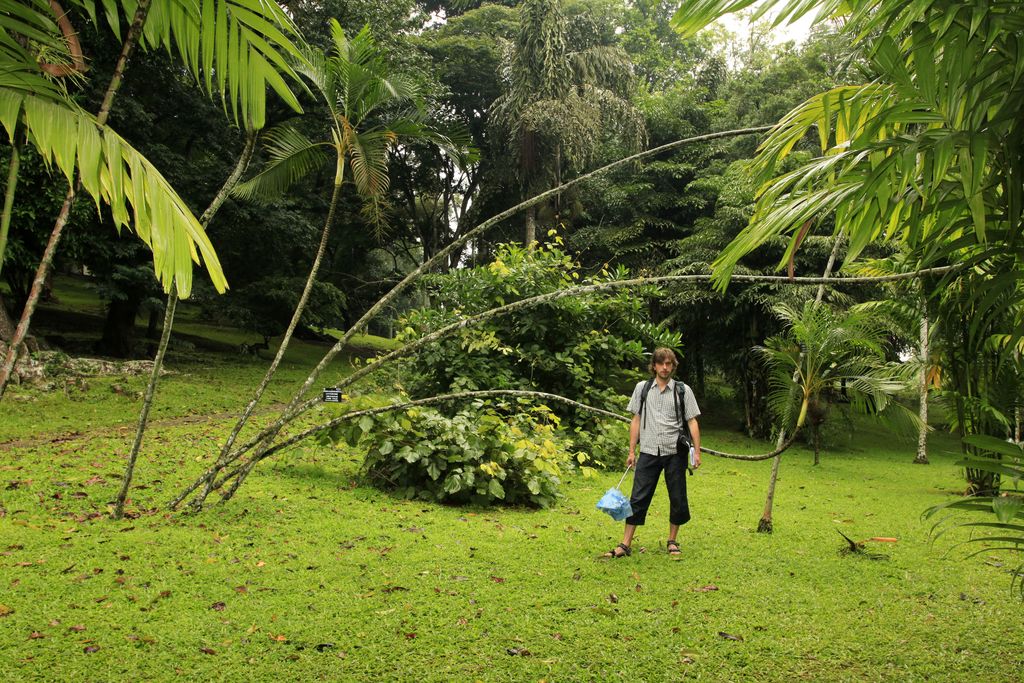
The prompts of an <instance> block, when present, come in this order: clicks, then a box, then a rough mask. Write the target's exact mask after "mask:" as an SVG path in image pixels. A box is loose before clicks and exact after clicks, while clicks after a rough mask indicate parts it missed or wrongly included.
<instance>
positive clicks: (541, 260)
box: [402, 237, 680, 409]
mask: <svg viewBox="0 0 1024 683" xmlns="http://www.w3.org/2000/svg"><path fill="white" fill-rule="evenodd" d="M553 239H554V244H552V245H551V246H548V247H540V248H537V249H532V250H531V249H526V248H523V247H520V246H516V245H513V244H509V245H503V246H500V247H499V248H498V250H497V251H496V253H495V257H494V260H493V261H492V262H491V263H490V264H488V265H486V266H478V267H476V268H463V269H460V270H457V271H452V272H451V273H449V274H445V275H439V276H433V277H431V278H429V279H428V283H427V292H428V295H429V297H430V299H431V301H433V302H435V303H434V304H433V305H432V306H430V307H429V308H421V309H417V310H415V311H412V312H410V313H409V314H408V315H407V316H406V317H405V318H404V319H403V321H402V325H403V326H404V329H403V331H402V337H403V338H404V339H410V340H411V339H416V338H418V337H420V336H423V335H425V334H428V333H429V332H431V331H433V330H435V329H438V328H440V327H443V326H445V325H448V324H450V323H452V322H455V321H457V320H459V319H461V318H463V317H465V316H467V315H473V314H475V313H481V312H483V311H486V310H489V309H491V308H494V307H497V306H503V305H506V304H510V303H512V302H515V301H518V300H521V299H526V298H529V297H535V296H540V295H544V294H551V293H555V292H558V291H561V290H565V289H567V288H570V287H574V286H577V285H585V284H588V283H600V282H607V281H610V280H613V279H625V278H626V277H627V272H626V271H625V269H622V268H619V269H616V270H615V271H609V270H605V271H603V272H602V273H599V274H597V275H596V276H586V275H581V270H580V265H579V263H577V262H576V261H574V260H573V258H572V257H571V256H570V255H568V254H567V253H566V252H564V251H563V250H562V248H561V246H560V244H559V243H560V242H561V240H560V238H558V237H554V238H553ZM656 293H657V290H656V289H655V288H653V287H648V288H646V290H645V291H639V292H637V291H632V292H631V291H619V292H616V293H615V294H614V295H611V296H609V295H604V294H602V295H587V296H578V297H563V298H559V299H556V300H554V301H552V302H550V303H545V304H541V305H539V306H536V307H532V308H531V309H527V310H525V311H524V312H522V313H519V314H515V315H506V316H501V317H498V318H496V319H492V320H491V321H488V322H486V323H484V324H482V325H477V326H474V327H473V328H467V329H463V330H461V331H460V332H459V333H458V335H457V337H456V339H455V341H454V343H452V342H449V343H446V344H436V345H432V346H430V347H429V348H427V349H424V350H423V351H421V352H420V353H418V354H417V355H416V357H415V358H414V359H413V360H411V361H410V362H409V363H408V364H407V365H406V366H405V368H404V371H403V378H404V382H405V385H406V387H407V388H408V390H409V392H410V394H411V395H413V396H414V397H422V396H429V395H433V394H438V393H445V392H447V391H449V390H465V389H534V390H537V391H546V392H549V393H553V394H559V395H562V396H570V397H574V398H575V399H576V400H578V401H581V402H583V403H588V404H590V405H594V406H598V407H609V408H613V409H619V408H621V406H620V405H617V403H618V402H619V401H618V399H617V392H616V391H615V390H616V389H619V390H621V389H622V388H623V387H625V386H626V385H628V384H629V382H630V380H631V379H634V378H635V377H636V369H639V368H642V367H643V365H644V351H645V350H647V351H649V350H650V349H652V348H654V346H670V347H673V348H678V347H679V344H680V337H679V335H678V334H675V333H672V332H670V331H668V330H665V329H663V328H659V327H656V326H653V325H650V324H649V323H647V322H645V318H646V308H645V300H644V297H645V296H651V295H654V294H656Z"/></svg>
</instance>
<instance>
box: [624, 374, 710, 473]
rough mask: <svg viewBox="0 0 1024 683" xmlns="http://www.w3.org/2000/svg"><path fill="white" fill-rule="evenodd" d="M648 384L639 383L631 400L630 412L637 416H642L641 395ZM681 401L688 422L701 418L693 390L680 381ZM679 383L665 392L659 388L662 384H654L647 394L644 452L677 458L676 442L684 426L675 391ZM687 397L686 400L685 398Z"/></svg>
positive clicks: (671, 383) (642, 433)
mask: <svg viewBox="0 0 1024 683" xmlns="http://www.w3.org/2000/svg"><path fill="white" fill-rule="evenodd" d="M645 384H647V382H646V381H643V382H638V383H637V385H636V387H635V388H634V389H633V396H632V397H631V398H630V399H629V407H628V410H629V412H631V413H633V414H634V415H639V414H640V394H641V393H642V392H643V390H644V385H645ZM679 384H681V385H682V386H680V387H679V401H680V408H682V410H683V416H684V418H685V419H686V420H692V419H693V418H695V417H697V416H698V415H700V408H698V407H697V399H695V398H694V397H693V390H692V389H690V388H689V387H688V386H686V384H684V383H683V382H680V383H679ZM675 386H676V381H675V380H674V379H670V380H669V381H668V384H667V385H666V386H665V389H664V391H663V390H661V389H659V387H658V382H657V381H654V382H652V383H651V388H650V390H649V391H648V392H647V400H646V401H645V402H644V412H643V415H640V444H639V445H640V452H641V453H650V454H651V455H673V454H675V452H676V439H677V438H678V436H679V430H680V429H683V424H682V423H681V422H680V421H679V415H678V414H677V413H676V403H675V398H674V397H673V395H672V392H673V391H674V390H675ZM684 396H685V398H684Z"/></svg>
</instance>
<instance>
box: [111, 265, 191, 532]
mask: <svg viewBox="0 0 1024 683" xmlns="http://www.w3.org/2000/svg"><path fill="white" fill-rule="evenodd" d="M177 303H178V291H177V289H176V288H175V286H174V281H173V280H172V281H171V291H170V293H169V294H168V295H167V308H166V311H165V313H164V329H163V333H162V334H161V335H160V346H159V348H158V349H157V352H156V358H155V359H154V361H153V372H152V373H151V374H150V376H149V384H147V385H146V395H145V398H144V399H143V401H142V411H141V412H140V413H139V426H138V428H136V430H135V441H133V442H132V450H131V452H130V453H129V454H128V465H127V466H126V467H125V471H124V476H123V477H122V478H121V490H120V492H118V494H117V500H116V501H115V503H114V512H113V517H114V519H121V518H122V517H124V503H125V500H127V498H128V489H129V488H130V487H131V485H132V476H133V475H134V473H135V461H136V460H138V457H139V449H140V448H141V446H142V435H143V434H144V433H145V431H146V422H147V421H148V420H149V410H150V408H152V407H153V395H154V394H155V393H156V382H157V378H158V377H159V376H160V369H161V368H162V367H163V364H164V354H166V353H167V344H168V342H169V341H170V339H171V326H172V325H173V324H174V309H175V307H176V306H177Z"/></svg>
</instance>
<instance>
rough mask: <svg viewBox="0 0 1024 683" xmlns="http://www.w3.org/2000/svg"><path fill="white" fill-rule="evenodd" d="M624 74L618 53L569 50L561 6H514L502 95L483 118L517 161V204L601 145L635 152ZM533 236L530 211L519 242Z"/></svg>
mask: <svg viewBox="0 0 1024 683" xmlns="http://www.w3.org/2000/svg"><path fill="white" fill-rule="evenodd" d="M630 72H631V65H630V62H629V59H628V57H627V55H626V54H625V53H624V52H623V51H622V50H621V49H619V48H617V47H614V46H612V45H608V44H600V43H596V42H593V40H592V39H591V40H589V41H587V42H583V43H582V44H573V43H572V34H571V31H570V26H569V22H568V21H567V20H566V16H565V13H564V11H563V7H562V1H561V0H526V2H524V3H523V4H522V5H521V7H520V25H519V32H518V34H517V36H516V39H515V41H514V43H513V44H512V45H511V47H510V50H509V54H508V59H507V62H506V66H505V67H504V69H503V78H504V80H505V88H506V89H505V92H504V94H503V95H502V96H501V97H500V98H498V100H497V101H496V102H495V104H494V108H493V110H492V112H491V117H492V123H493V125H494V128H495V133H496V134H497V135H500V136H502V137H504V138H505V139H506V140H507V143H508V147H509V149H511V150H513V152H514V155H515V157H516V158H517V159H518V168H517V173H518V178H519V182H520V185H521V187H522V196H523V197H529V196H532V195H535V194H538V193H539V192H542V191H544V190H547V189H549V188H551V187H554V186H556V185H558V184H560V183H561V179H562V174H563V172H564V171H565V170H566V169H567V168H572V169H575V170H582V169H584V168H585V167H586V165H587V163H588V162H589V161H590V160H591V159H592V157H593V156H594V153H595V152H596V151H597V149H598V147H599V145H600V144H601V142H602V141H603V140H604V139H605V138H608V137H611V138H617V139H619V140H622V141H623V142H625V143H627V145H629V146H630V147H632V148H639V147H640V145H641V144H642V141H643V139H644V136H645V134H644V129H643V122H642V120H641V118H640V116H639V115H638V114H637V112H636V110H635V109H634V108H633V106H632V105H631V104H630V103H629V101H628V100H627V99H626V93H627V92H628V87H629V81H630V77H631V73H630ZM536 237H537V208H536V207H532V206H531V207H530V208H528V209H527V210H526V212H525V232H524V241H525V243H526V244H527V245H529V244H531V243H533V242H534V241H535V240H536Z"/></svg>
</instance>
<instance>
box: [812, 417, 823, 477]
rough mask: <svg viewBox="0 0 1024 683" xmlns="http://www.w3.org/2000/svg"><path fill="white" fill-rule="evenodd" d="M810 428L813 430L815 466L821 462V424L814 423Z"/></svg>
mask: <svg viewBox="0 0 1024 683" xmlns="http://www.w3.org/2000/svg"><path fill="white" fill-rule="evenodd" d="M812 430H813V432H814V434H813V436H814V466H815V467H817V466H818V465H820V464H821V458H820V454H821V426H820V425H818V424H815V425H814V426H813V428H812Z"/></svg>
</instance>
